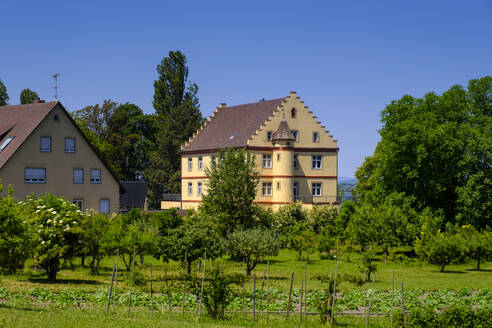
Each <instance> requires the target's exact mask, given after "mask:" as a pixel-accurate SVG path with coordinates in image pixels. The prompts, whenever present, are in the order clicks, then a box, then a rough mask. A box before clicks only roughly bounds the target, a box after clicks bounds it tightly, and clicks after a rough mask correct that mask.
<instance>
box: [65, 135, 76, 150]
mask: <svg viewBox="0 0 492 328" xmlns="http://www.w3.org/2000/svg"><path fill="white" fill-rule="evenodd" d="M68 140H73V147H68V146H69V145H68V144H67V141H68ZM75 149H76V146H75V137H65V153H75Z"/></svg>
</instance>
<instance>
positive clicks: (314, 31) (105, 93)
mask: <svg viewBox="0 0 492 328" xmlns="http://www.w3.org/2000/svg"><path fill="white" fill-rule="evenodd" d="M0 17H1V19H0V31H2V32H1V37H0V44H1V46H0V47H1V51H0V79H1V80H2V81H3V82H4V83H5V85H6V86H7V90H8V93H9V95H10V98H11V100H10V103H12V104H18V103H19V94H20V91H21V90H22V89H23V88H31V89H32V90H34V91H36V92H38V94H39V95H40V96H41V98H42V99H46V100H50V99H52V98H53V95H54V90H53V89H52V87H53V80H52V78H51V76H52V75H53V73H61V77H60V80H59V84H60V100H61V101H62V103H63V104H64V105H65V106H66V107H67V108H68V109H69V110H76V109H80V108H82V107H84V106H87V105H91V104H96V103H101V102H102V101H103V100H104V99H109V98H110V99H112V100H114V101H117V102H132V103H135V104H137V105H139V106H140V107H141V108H142V109H143V110H144V111H145V112H146V113H151V112H152V111H153V107H152V96H153V92H154V90H153V81H154V79H155V78H156V71H155V68H156V65H157V64H158V63H159V62H160V60H161V59H162V57H165V56H167V54H168V52H169V50H181V51H182V52H184V53H185V54H186V56H187V58H188V65H189V67H190V78H191V80H192V81H194V82H196V83H197V84H198V86H199V88H200V91H199V94H198V96H199V99H200V105H201V110H202V113H203V114H204V115H205V116H208V115H210V114H211V113H212V112H213V110H214V109H215V107H216V106H217V105H218V104H219V103H220V102H226V103H227V104H230V105H233V104H241V103H246V102H254V101H258V100H259V99H261V98H265V99H269V98H277V97H282V96H287V95H288V93H289V91H297V93H298V95H299V96H300V97H301V99H302V100H304V101H305V104H306V105H307V106H309V108H310V109H311V110H313V111H314V112H315V114H316V115H317V116H318V118H319V119H320V120H321V121H322V122H323V123H324V124H325V125H326V126H327V128H328V129H329V131H330V132H331V133H332V134H333V135H334V136H335V138H336V139H338V140H339V146H340V160H339V168H340V173H339V174H340V176H346V177H352V176H353V174H354V172H355V169H356V168H357V167H358V166H359V165H360V164H361V163H362V162H363V160H364V157H365V156H368V155H370V154H372V152H373V150H374V147H375V145H376V144H377V142H378V137H379V135H378V133H377V130H378V128H380V122H379V119H380V116H379V112H380V111H381V110H382V109H383V108H384V107H385V105H386V104H388V103H389V102H390V101H391V100H392V99H397V98H399V97H401V96H402V95H404V94H411V95H414V96H422V95H423V94H424V93H426V92H428V91H435V92H438V93H441V92H443V91H445V90H446V89H447V88H448V87H450V86H451V85H454V84H461V85H466V83H467V81H468V80H469V79H471V78H477V77H481V76H485V75H492V1H487V0H483V1H474V0H469V1H432V0H427V1H395V0H392V1H349V0H347V1H266V0H264V1H230V0H229V1H212V0H210V1H145V0H140V1H122V0H120V1H103V0H100V1H89V0H85V1H49V0H45V1H18V0H2V1H1V2H0Z"/></svg>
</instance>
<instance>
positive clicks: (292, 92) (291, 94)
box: [289, 91, 297, 98]
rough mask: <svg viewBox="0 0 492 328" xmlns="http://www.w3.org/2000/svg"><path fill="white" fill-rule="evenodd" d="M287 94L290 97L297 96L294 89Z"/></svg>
mask: <svg viewBox="0 0 492 328" xmlns="http://www.w3.org/2000/svg"><path fill="white" fill-rule="evenodd" d="M289 95H290V96H291V97H294V98H295V97H296V96H297V94H296V92H295V91H291V92H290V94H289Z"/></svg>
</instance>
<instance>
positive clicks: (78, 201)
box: [73, 199, 84, 211]
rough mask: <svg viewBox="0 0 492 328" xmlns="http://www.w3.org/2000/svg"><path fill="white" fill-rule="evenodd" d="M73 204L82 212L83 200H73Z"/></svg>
mask: <svg viewBox="0 0 492 328" xmlns="http://www.w3.org/2000/svg"><path fill="white" fill-rule="evenodd" d="M73 203H74V204H75V205H77V207H78V208H79V210H81V211H83V210H84V200H83V199H74V200H73Z"/></svg>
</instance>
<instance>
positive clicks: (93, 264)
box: [91, 255, 96, 275]
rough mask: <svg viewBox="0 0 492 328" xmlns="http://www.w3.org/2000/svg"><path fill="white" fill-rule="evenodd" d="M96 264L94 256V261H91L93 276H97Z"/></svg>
mask: <svg viewBox="0 0 492 328" xmlns="http://www.w3.org/2000/svg"><path fill="white" fill-rule="evenodd" d="M95 263H96V257H95V256H94V255H92V260H91V275H95V274H96V266H95Z"/></svg>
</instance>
